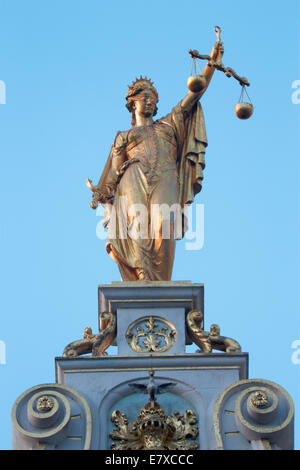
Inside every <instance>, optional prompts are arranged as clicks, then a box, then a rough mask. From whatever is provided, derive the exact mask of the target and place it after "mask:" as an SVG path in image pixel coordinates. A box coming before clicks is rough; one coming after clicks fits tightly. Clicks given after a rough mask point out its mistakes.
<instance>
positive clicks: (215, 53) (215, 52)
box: [210, 41, 224, 62]
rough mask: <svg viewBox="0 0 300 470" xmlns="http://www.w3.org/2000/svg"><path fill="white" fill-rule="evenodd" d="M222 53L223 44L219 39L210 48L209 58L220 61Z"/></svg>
mask: <svg viewBox="0 0 300 470" xmlns="http://www.w3.org/2000/svg"><path fill="white" fill-rule="evenodd" d="M223 54H224V46H223V43H222V42H221V41H216V42H215V44H214V46H213V48H212V50H211V54H210V56H211V58H212V60H214V61H215V62H220V61H221V60H222V57H223Z"/></svg>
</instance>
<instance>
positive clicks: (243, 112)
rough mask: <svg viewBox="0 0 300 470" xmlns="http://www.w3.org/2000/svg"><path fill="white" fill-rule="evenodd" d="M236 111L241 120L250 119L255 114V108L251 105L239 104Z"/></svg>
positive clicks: (235, 108)
mask: <svg viewBox="0 0 300 470" xmlns="http://www.w3.org/2000/svg"><path fill="white" fill-rule="evenodd" d="M234 111H235V114H236V115H237V117H238V118H239V119H249V117H251V116H252V114H253V111H254V108H253V105H252V104H250V103H238V104H236V105H235V107H234Z"/></svg>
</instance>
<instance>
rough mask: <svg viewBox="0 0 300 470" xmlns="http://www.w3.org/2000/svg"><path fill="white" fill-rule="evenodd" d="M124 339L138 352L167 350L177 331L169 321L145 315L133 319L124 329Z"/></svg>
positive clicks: (171, 344) (174, 339)
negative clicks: (125, 329)
mask: <svg viewBox="0 0 300 470" xmlns="http://www.w3.org/2000/svg"><path fill="white" fill-rule="evenodd" d="M126 340H127V343H128V344H129V346H130V347H131V349H132V350H133V351H135V352H138V353H144V354H145V353H153V352H154V353H162V352H166V351H169V349H171V348H172V347H173V346H174V344H175V343H176V340H177V331H176V329H175V327H174V326H173V325H172V323H171V322H169V321H168V320H165V319H164V318H161V317H156V316H147V317H142V318H139V319H138V320H135V321H134V322H133V323H131V325H129V327H128V329H127V331H126Z"/></svg>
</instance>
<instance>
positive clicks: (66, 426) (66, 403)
mask: <svg viewBox="0 0 300 470" xmlns="http://www.w3.org/2000/svg"><path fill="white" fill-rule="evenodd" d="M215 32H216V35H217V41H216V43H215V44H214V46H213V48H212V51H211V54H210V55H201V54H200V53H199V52H198V51H196V50H189V51H188V52H189V54H190V55H191V58H192V73H191V76H190V77H189V78H188V81H187V86H188V92H187V94H186V96H185V97H183V99H182V100H181V101H180V102H179V103H178V104H177V105H176V106H174V107H173V108H172V110H171V111H170V113H169V114H167V115H166V116H164V117H162V118H159V119H157V120H154V119H153V118H154V117H155V116H156V114H157V103H158V99H159V98H158V92H157V90H156V88H155V87H154V84H153V82H152V81H151V80H150V79H148V78H147V77H142V76H141V77H140V78H137V79H136V80H135V81H134V82H133V83H132V84H131V85H129V88H128V92H127V94H126V107H127V109H128V111H129V112H130V114H131V127H130V129H128V130H126V131H119V132H118V133H117V135H116V136H115V139H114V142H113V144H112V146H111V150H110V153H109V156H108V159H107V162H106V164H105V166H104V169H103V171H102V175H101V178H100V180H99V182H98V184H97V185H93V183H92V181H91V180H89V179H88V180H87V185H88V187H89V188H90V190H91V191H92V202H91V203H90V206H91V208H93V209H96V208H97V207H98V205H99V204H101V205H102V206H103V207H104V209H105V215H104V226H105V227H106V229H107V241H106V251H107V253H108V254H109V255H110V256H111V258H112V259H113V260H114V261H115V262H116V263H117V265H118V268H119V271H120V275H121V281H120V282H112V283H111V284H106V285H100V286H98V329H99V331H98V332H96V333H93V331H92V328H91V327H87V328H85V330H84V332H83V337H82V338H81V339H77V340H75V341H72V342H71V343H69V344H67V346H66V347H65V348H64V351H63V353H62V356H61V357H57V358H55V368H56V383H55V384H46V385H39V386H36V387H33V388H31V389H29V390H27V391H26V392H24V393H23V394H22V395H21V396H20V397H19V398H18V399H17V401H16V402H15V405H14V407H13V410H12V424H13V448H14V449H46V450H50V449H55V450H59V449H70V450H71V449H72V450H74V449H78V450H84V449H98V450H99V449H101V450H109V449H113V450H114V451H116V452H117V451H121V450H131V451H134V450H151V451H153V450H168V451H170V452H171V451H180V450H189V451H193V450H227V449H228V450H229V449H230V450H234V449H236V450H242V449H244V450H271V449H272V450H280V449H292V448H293V429H294V428H293V420H294V408H293V402H292V399H291V398H290V396H289V394H288V393H287V392H286V391H285V390H284V389H283V388H282V387H280V386H279V385H277V384H275V383H273V382H271V381H267V380H263V379H249V378H248V353H245V352H243V351H242V348H241V345H240V344H239V343H238V341H237V340H236V339H233V338H231V337H230V336H227V335H226V336H225V335H223V334H222V335H221V329H220V327H219V326H218V325H216V324H213V325H211V326H210V328H209V329H205V327H204V286H203V284H194V283H192V282H190V281H172V280H171V276H172V269H173V262H174V253H175V244H176V240H178V239H181V238H183V237H184V234H185V232H186V230H187V220H186V211H185V208H186V207H187V206H189V205H190V204H192V203H193V201H194V200H195V196H196V195H197V194H198V193H199V192H200V191H201V189H202V182H203V171H204V168H205V152H206V147H207V137H206V130H205V121H204V113H203V110H202V106H201V97H202V95H203V94H204V93H205V91H206V89H207V88H208V86H209V83H210V81H211V79H212V77H213V75H214V72H215V71H216V70H218V71H221V72H223V73H224V74H225V75H226V76H227V77H233V78H234V79H235V80H237V81H238V83H239V85H240V86H241V95H240V99H239V102H238V103H237V104H236V106H235V113H236V116H237V117H238V118H239V119H243V120H246V119H248V118H250V117H251V115H252V114H253V109H254V108H253V105H252V103H251V100H250V98H249V96H248V94H247V92H246V87H249V86H250V84H249V82H248V80H247V78H245V77H241V76H239V75H238V74H237V73H236V72H235V71H234V70H233V69H232V68H230V67H225V66H224V64H223V62H222V58H223V54H224V47H223V43H222V41H221V38H220V33H221V29H220V28H219V27H215ZM200 60H204V61H206V65H205V67H204V68H203V70H202V71H201V68H200V65H199V61H200ZM197 69H199V72H198V70H197ZM244 95H246V96H247V97H248V99H249V101H250V102H245V101H244ZM170 208H171V209H172V210H170ZM166 209H169V210H166ZM191 344H195V345H196V347H197V348H198V349H197V348H195V352H194V353H187V352H186V346H187V345H191ZM110 346H117V350H118V353H117V355H114V354H110V351H111V348H110ZM118 455H119V454H118ZM120 455H121V454H120Z"/></svg>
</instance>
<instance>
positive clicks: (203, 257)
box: [0, 0, 300, 449]
mask: <svg viewBox="0 0 300 470" xmlns="http://www.w3.org/2000/svg"><path fill="white" fill-rule="evenodd" d="M286 5H287V3H286V4H284V3H278V2H273V1H272V2H271V1H270V0H265V1H264V2H261V1H260V2H258V1H257V0H254V1H253V2H251V4H247V5H246V4H245V5H243V4H241V3H238V2H236V1H234V0H228V1H226V2H222V1H219V0H218V1H214V2H211V3H208V2H199V1H194V0H191V1H190V2H188V4H187V3H184V2H182V1H177V0H172V1H171V0H163V1H157V0H153V1H152V2H151V6H150V3H148V2H140V1H139V2H138V1H133V0H129V1H127V2H121V1H119V0H116V1H115V2H113V3H109V2H101V1H95V0H85V1H83V0H72V1H71V0H63V1H57V0H53V1H51V2H50V1H48V0H46V1H44V2H40V1H37V0H36V1H35V0H29V1H27V0H26V1H25V0H6V1H5V0H0V44H1V48H0V80H1V81H2V82H4V83H5V85H6V104H0V157H1V158H0V165H1V176H2V178H1V179H2V182H1V186H0V188H1V189H0V190H1V197H0V206H1V216H2V219H1V231H0V240H1V243H0V249H1V271H0V272H1V296H0V311H1V317H0V340H1V341H3V342H4V343H5V345H6V363H5V364H0V383H1V394H0V396H1V401H0V402H1V405H0V448H2V449H9V448H10V447H11V434H10V427H11V425H10V412H11V408H12V406H13V403H14V401H15V399H16V398H17V397H18V396H19V395H20V394H21V393H23V392H24V391H25V390H26V389H28V388H30V387H33V386H35V385H38V384H43V383H53V382H55V375H54V358H55V357H56V356H59V355H61V353H62V351H63V349H64V347H65V346H66V344H68V343H69V342H70V341H73V340H75V339H79V338H80V337H81V336H82V332H83V329H84V328H85V327H86V326H89V325H90V326H92V327H93V329H94V330H96V328H97V286H98V284H109V283H110V282H112V281H117V280H119V272H118V269H117V267H116V265H115V264H114V263H113V261H112V260H111V259H110V258H109V256H108V255H107V254H106V253H105V250H104V245H105V242H104V241H103V240H99V239H98V238H97V237H96V226H97V224H98V223H99V217H97V216H96V214H95V212H94V211H92V210H91V209H90V208H89V202H90V193H89V190H88V189H87V188H86V186H85V179H86V178H87V177H89V178H91V179H92V180H93V181H96V180H97V179H98V178H99V176H100V174H101V171H102V169H103V166H104V164H105V161H106V158H107V156H108V153H109V149H110V146H111V144H112V143H113V140H114V137H115V135H116V133H117V131H118V130H126V129H128V128H129V127H130V115H129V113H128V111H127V109H126V108H125V99H124V97H125V94H126V91H127V85H128V84H129V83H131V82H132V80H134V79H135V77H136V76H139V75H140V74H142V75H147V76H150V77H151V79H152V80H153V81H154V82H155V86H156V87H157V89H158V92H159V95H160V101H159V112H158V116H163V115H165V114H166V113H168V112H169V111H170V109H171V108H172V107H173V106H174V105H175V104H177V102H178V101H179V100H180V99H181V98H182V97H183V96H184V95H185V94H186V92H187V87H186V81H187V78H188V76H189V73H190V70H191V59H190V57H189V55H188V53H187V50H188V49H198V50H199V51H200V52H201V53H203V54H208V53H210V50H211V47H212V45H213V43H214V42H215V32H214V29H213V28H214V26H215V25H219V26H221V27H222V40H223V42H224V48H225V54H224V57H223V62H224V64H225V65H227V66H231V67H233V68H234V69H235V70H236V71H237V72H238V73H240V74H241V75H245V76H247V78H248V79H249V81H250V83H251V86H250V88H249V89H248V92H249V95H250V97H251V100H252V102H253V104H254V106H255V112H254V115H253V117H252V118H251V119H250V120H249V121H240V120H238V119H237V118H236V117H235V115H234V111H233V107H234V105H235V103H236V102H237V101H238V98H239V94H240V87H239V85H238V83H237V82H236V81H235V80H234V79H233V78H230V79H228V78H226V77H225V76H224V74H222V73H220V72H216V73H215V75H214V77H213V80H212V82H211V84H210V87H209V89H208V90H207V92H206V94H205V96H204V97H203V100H202V105H203V109H204V113H205V118H206V128H207V134H208V141H209V145H208V149H207V154H206V162H207V166H206V169H205V179H204V185H203V191H202V192H201V193H200V194H199V195H198V196H197V199H196V201H197V202H198V203H199V204H204V209H205V242H204V246H203V248H202V249H201V250H198V251H187V250H186V249H185V241H184V240H183V241H180V242H179V243H178V244H177V251H176V257H175V265H174V270H173V280H190V281H192V282H195V283H202V282H203V283H204V285H205V325H206V327H207V328H208V327H209V325H210V324H212V323H218V324H219V325H220V326H221V332H222V333H223V334H224V335H227V336H230V337H233V338H235V339H236V340H238V341H239V342H240V343H241V345H242V350H243V351H244V352H248V353H249V377H250V378H254V379H255V378H263V379H267V380H271V381H274V382H276V383H278V384H279V385H281V386H282V387H284V388H285V389H286V390H287V391H288V392H289V393H290V394H291V396H292V398H293V399H294V402H295V406H296V426H297V423H299V420H300V390H299V388H300V380H299V379H300V364H299V365H296V364H294V363H293V362H292V353H293V352H294V350H293V349H292V347H291V345H292V343H293V342H294V341H296V340H298V339H299V340H300V319H299V261H300V257H299V215H300V210H299V209H300V208H299V204H300V197H299V196H300V195H299V180H300V169H299V112H300V104H298V105H297V104H294V103H293V101H292V94H293V91H295V90H293V89H292V84H293V82H295V81H296V80H300V67H299V45H300V44H299V41H300V39H299V33H298V31H299V21H300V19H299V2H298V1H296V0H290V1H289V2H288V7H287V6H286ZM299 357H300V355H299ZM298 428H299V424H298ZM295 447H296V448H297V449H300V435H299V432H296V442H295Z"/></svg>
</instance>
